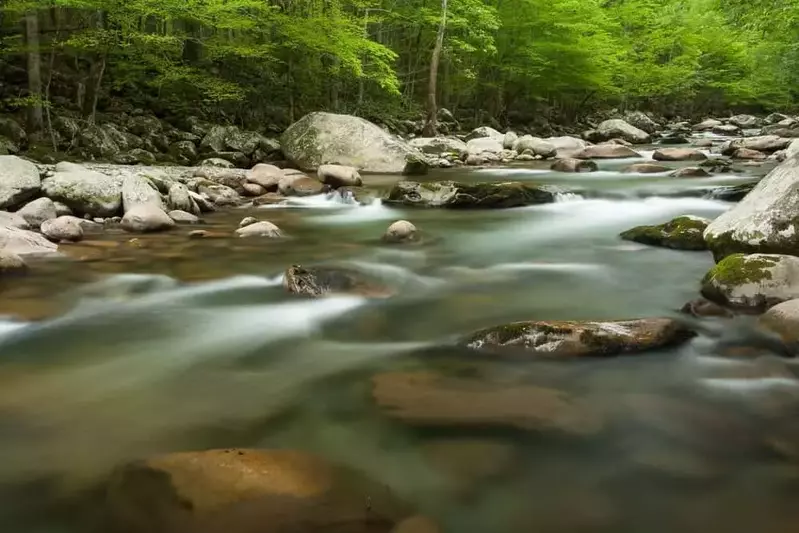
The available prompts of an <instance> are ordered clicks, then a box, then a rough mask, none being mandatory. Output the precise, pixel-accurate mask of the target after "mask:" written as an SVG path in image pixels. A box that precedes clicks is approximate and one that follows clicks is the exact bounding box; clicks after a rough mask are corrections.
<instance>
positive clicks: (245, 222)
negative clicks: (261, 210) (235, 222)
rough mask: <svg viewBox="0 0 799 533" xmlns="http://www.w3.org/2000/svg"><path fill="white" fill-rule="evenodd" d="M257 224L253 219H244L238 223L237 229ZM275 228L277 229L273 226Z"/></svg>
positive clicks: (256, 220)
mask: <svg viewBox="0 0 799 533" xmlns="http://www.w3.org/2000/svg"><path fill="white" fill-rule="evenodd" d="M257 222H258V219H257V218H255V217H244V218H242V219H241V222H239V227H240V228H244V227H246V226H252V225H253V224H256V223H257ZM275 227H277V226H275Z"/></svg>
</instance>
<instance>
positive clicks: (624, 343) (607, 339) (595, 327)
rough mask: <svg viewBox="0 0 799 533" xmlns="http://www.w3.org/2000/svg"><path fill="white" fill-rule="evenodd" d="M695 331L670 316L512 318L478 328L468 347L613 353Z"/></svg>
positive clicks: (524, 353)
mask: <svg viewBox="0 0 799 533" xmlns="http://www.w3.org/2000/svg"><path fill="white" fill-rule="evenodd" d="M693 335H694V334H693V332H692V331H691V330H689V329H688V328H686V327H685V326H684V325H683V324H681V323H680V322H677V321H675V320H672V319H670V318H642V319H635V320H609V321H601V322H591V321H532V322H516V323H512V324H505V325H501V326H494V327H490V328H486V329H483V330H481V331H477V332H475V333H473V334H472V335H469V336H468V337H467V338H465V339H464V340H463V342H462V344H463V345H465V346H466V347H468V348H471V349H475V350H480V351H488V352H492V353H497V354H507V355H516V356H519V357H530V356H538V357H554V358H570V357H612V356H618V355H623V354H632V353H641V352H646V351H649V350H656V349H659V348H663V347H667V346H672V345H675V344H680V343H682V342H684V341H686V340H688V339H689V338H691V337H692V336H693Z"/></svg>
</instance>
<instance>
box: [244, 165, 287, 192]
mask: <svg viewBox="0 0 799 533" xmlns="http://www.w3.org/2000/svg"><path fill="white" fill-rule="evenodd" d="M284 177H285V174H284V172H283V171H282V170H281V169H279V168H278V167H276V166H274V165H268V164H266V163H259V164H257V165H255V166H254V167H252V168H251V169H250V170H248V171H247V181H248V182H249V183H254V184H255V185H260V186H261V187H263V188H264V189H266V190H267V191H275V190H277V186H278V184H279V183H280V180H282V179H283V178H284Z"/></svg>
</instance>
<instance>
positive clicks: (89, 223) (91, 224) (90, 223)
mask: <svg viewBox="0 0 799 533" xmlns="http://www.w3.org/2000/svg"><path fill="white" fill-rule="evenodd" d="M59 218H63V219H64V220H69V221H72V223H74V224H77V225H78V226H80V227H81V229H82V230H83V233H84V234H85V233H102V231H103V227H104V226H103V224H101V223H99V222H95V221H94V220H87V219H85V218H78V217H74V216H72V215H61V216H59ZM120 220H122V219H121V218H119V217H114V218H109V219H108V222H112V221H117V222H118V221H120Z"/></svg>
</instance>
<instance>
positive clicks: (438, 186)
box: [384, 181, 555, 209]
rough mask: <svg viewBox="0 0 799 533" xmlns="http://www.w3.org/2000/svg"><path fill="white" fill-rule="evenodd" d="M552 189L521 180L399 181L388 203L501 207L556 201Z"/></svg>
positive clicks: (386, 201) (468, 207)
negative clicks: (485, 181)
mask: <svg viewBox="0 0 799 533" xmlns="http://www.w3.org/2000/svg"><path fill="white" fill-rule="evenodd" d="M554 198H555V197H554V194H553V193H552V192H551V191H548V190H546V189H543V188H541V187H538V186H536V185H530V184H527V183H521V182H516V181H512V182H505V183H459V182H455V181H433V182H429V183H420V182H417V181H400V182H397V183H396V184H395V185H394V187H393V188H392V189H391V191H390V192H389V193H388V196H387V197H386V198H385V199H384V202H385V203H386V204H396V205H405V206H412V207H446V208H462V209H475V208H477V209H485V208H488V209H498V208H506V207H520V206H524V205H533V204H546V203H550V202H553V201H554Z"/></svg>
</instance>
